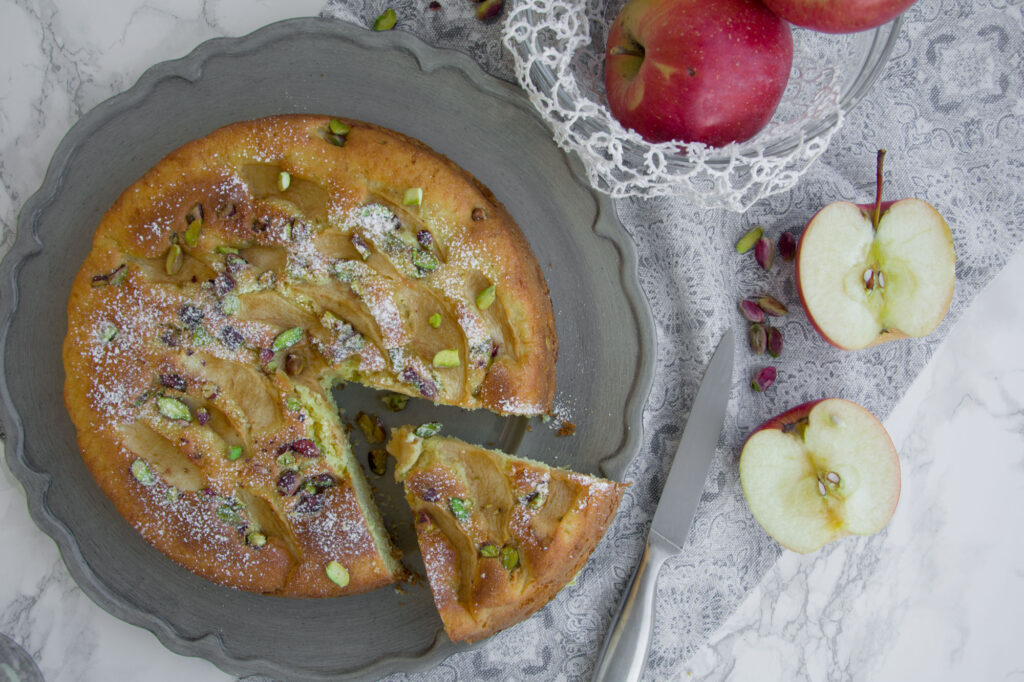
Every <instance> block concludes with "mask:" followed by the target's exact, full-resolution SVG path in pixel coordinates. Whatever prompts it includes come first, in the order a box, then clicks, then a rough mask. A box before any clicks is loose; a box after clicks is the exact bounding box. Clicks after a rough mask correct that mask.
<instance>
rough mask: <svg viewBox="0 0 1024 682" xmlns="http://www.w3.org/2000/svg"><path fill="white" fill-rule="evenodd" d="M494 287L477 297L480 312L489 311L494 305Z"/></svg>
mask: <svg viewBox="0 0 1024 682" xmlns="http://www.w3.org/2000/svg"><path fill="white" fill-rule="evenodd" d="M494 299H495V294H494V285H493V284H492V285H491V286H489V287H487V288H486V289H484V290H483V291H481V292H480V293H479V294H477V295H476V307H477V309H478V310H487V309H488V308H490V307H491V304H492V303H494Z"/></svg>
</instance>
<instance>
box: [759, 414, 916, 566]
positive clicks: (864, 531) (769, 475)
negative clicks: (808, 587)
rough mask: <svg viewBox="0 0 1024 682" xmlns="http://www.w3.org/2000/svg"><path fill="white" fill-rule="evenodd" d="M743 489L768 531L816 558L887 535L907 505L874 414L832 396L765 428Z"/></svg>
mask: <svg viewBox="0 0 1024 682" xmlns="http://www.w3.org/2000/svg"><path fill="white" fill-rule="evenodd" d="M740 485H741V486H742V487H743V495H744V497H746V499H747V504H748V505H749V507H750V512H751V513H752V514H753V515H754V518H755V519H757V521H758V523H760V524H761V526H762V527H763V528H764V529H765V531H766V532H767V533H768V534H769V535H771V536H772V537H773V538H775V539H776V540H777V541H778V542H779V544H780V545H782V546H783V547H785V548H787V549H791V550H793V551H794V552H801V553H808V552H814V551H817V550H818V549H820V548H821V547H822V546H823V545H825V544H826V543H829V542H832V541H833V540H838V539H839V538H841V537H844V536H847V535H871V534H872V533H877V532H878V531H880V530H882V528H884V527H885V525H886V524H887V523H889V519H890V518H892V515H893V512H895V511H896V503H897V502H899V498H900V463H899V459H898V458H897V455H896V448H895V446H893V444H892V439H891V438H889V434H888V432H887V431H886V430H885V427H884V426H882V424H881V422H879V421H878V420H877V419H875V417H874V415H872V414H871V413H870V412H868V411H867V410H865V409H864V408H863V407H861V406H860V405H857V404H856V403H852V402H850V401H848V400H841V399H838V398H829V399H826V400H815V401H813V402H809V403H805V404H803V405H800V406H799V407H794V408H793V409H791V410H789V411H788V412H785V413H783V414H781V415H779V416H777V417H775V418H773V419H770V420H768V421H767V422H765V423H764V424H762V425H761V426H760V427H758V429H757V430H756V431H754V433H752V434H751V435H750V437H749V438H748V439H747V442H746V443H745V444H744V446H743V453H742V454H741V455H740Z"/></svg>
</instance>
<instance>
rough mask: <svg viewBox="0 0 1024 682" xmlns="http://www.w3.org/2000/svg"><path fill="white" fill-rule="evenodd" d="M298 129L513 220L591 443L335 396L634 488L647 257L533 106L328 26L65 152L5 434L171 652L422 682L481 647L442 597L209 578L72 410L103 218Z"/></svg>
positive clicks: (39, 219) (12, 336) (84, 553)
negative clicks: (278, 120)
mask: <svg viewBox="0 0 1024 682" xmlns="http://www.w3.org/2000/svg"><path fill="white" fill-rule="evenodd" d="M290 112H313V113H324V114H333V115H338V116H346V117H351V118H357V119H363V120H366V121H371V122H373V123H376V124H379V125H383V126H386V127H389V128H393V129H395V130H398V131H400V132H402V133H405V134H407V135H411V136H413V137H416V138H418V139H420V140H422V141H424V142H426V143H427V144H429V145H430V146H431V147H433V148H434V149H436V150H438V151H439V152H441V153H443V154H445V155H447V156H448V157H450V158H451V159H452V160H454V161H455V162H456V163H458V164H459V165H460V166H462V167H463V168H465V169H467V170H469V171H470V172H471V173H473V174H474V175H475V176H476V177H477V178H479V179H480V180H481V181H482V182H483V183H484V184H486V185H487V186H488V187H489V188H490V189H491V190H492V191H493V192H494V193H495V195H497V197H498V198H499V199H500V200H501V201H502V202H504V203H505V205H506V206H507V207H508V209H509V210H510V211H511V213H512V215H513V216H514V217H515V219H516V221H517V222H518V223H519V225H520V226H521V228H522V229H523V231H524V232H525V234H526V236H527V238H528V239H529V241H530V244H531V246H532V248H533V251H534V253H535V254H536V255H537V257H538V259H539V261H540V262H541V265H542V267H543V270H544V274H545V276H546V277H547V281H548V285H549V287H550V289H551V299H552V301H553V303H554V308H555V315H556V322H557V326H558V335H559V339H560V346H561V353H560V357H559V359H558V392H557V396H556V410H557V412H559V413H561V414H564V415H565V417H566V418H567V419H569V420H571V421H572V422H574V423H575V424H576V425H577V427H578V428H577V431H576V433H575V435H573V436H571V437H557V436H556V434H555V432H554V430H553V429H552V428H550V427H549V426H547V425H543V424H541V422H540V420H532V421H531V422H528V420H526V419H522V418H519V419H502V418H499V417H497V416H495V415H491V414H489V413H483V412H472V413H471V412H465V411H461V410H458V409H455V408H436V407H434V406H432V405H429V404H427V403H425V402H424V401H410V407H409V408H408V410H407V411H406V412H402V413H400V414H397V415H392V414H389V413H387V411H386V410H385V409H384V407H383V405H382V404H381V403H380V401H379V400H378V397H379V395H378V394H375V393H374V392H372V391H369V390H367V389H363V388H361V387H358V386H353V385H349V386H347V387H345V388H344V389H343V390H340V391H338V392H337V393H336V397H337V399H338V403H339V405H341V406H342V408H343V409H344V410H345V412H346V415H347V416H348V417H349V418H351V416H353V415H354V414H355V413H356V412H357V411H358V410H361V409H364V410H368V411H373V412H375V413H378V414H381V415H382V416H384V417H385V418H386V421H387V422H388V424H389V425H395V424H397V423H401V422H407V421H408V422H413V423H416V422H418V421H423V420H426V419H428V418H437V419H439V420H441V421H443V423H444V425H445V432H446V433H449V434H452V435H457V436H462V437H463V438H467V439H470V440H473V441H475V442H478V443H481V444H485V445H495V446H497V447H501V448H503V449H506V450H509V451H513V452H518V453H519V454H522V455H524V456H530V457H534V458H537V459H540V460H543V461H546V462H549V463H551V464H555V465H562V466H569V467H572V468H574V469H577V470H580V471H584V472H588V473H604V474H605V475H606V476H610V477H612V478H620V477H621V476H622V472H623V471H624V469H625V467H626V465H627V464H628V462H629V461H630V459H631V458H632V457H633V455H634V454H635V453H636V451H637V450H638V448H639V445H640V442H641V438H640V435H641V434H640V424H641V409H642V407H643V403H644V401H645V400H646V397H647V393H648V389H649V386H650V379H651V372H652V363H653V361H654V355H655V353H654V333H653V328H652V324H651V318H650V312H649V310H648V308H647V304H646V301H645V300H644V298H643V296H642V294H641V293H640V289H639V286H638V284H637V280H636V272H635V269H636V258H635V254H634V251H633V248H632V245H631V244H630V242H629V240H628V238H627V237H626V235H625V233H624V231H623V230H622V229H621V227H620V226H619V224H618V223H617V221H616V218H615V216H614V211H613V208H612V205H611V203H610V202H609V201H608V199H607V198H606V197H603V196H601V195H598V194H597V193H596V192H594V191H593V190H591V189H590V188H589V186H588V185H587V184H586V183H585V182H584V181H583V179H582V177H583V176H582V174H581V173H580V167H579V165H578V164H577V163H576V162H575V161H574V160H571V159H569V158H568V157H566V155H565V154H563V153H562V152H561V151H559V149H558V148H557V147H556V145H555V144H554V143H553V142H552V140H551V138H550V134H549V132H548V130H547V128H546V127H545V126H544V125H543V123H542V122H541V121H540V119H539V118H538V117H537V116H536V115H535V114H534V112H533V110H532V109H531V107H530V105H529V103H528V101H527V100H526V98H525V97H524V96H523V95H522V93H521V92H519V91H518V90H517V89H515V88H513V87H512V86H510V85H508V84H506V83H504V82H501V81H498V80H495V79H493V78H491V77H489V76H487V75H485V74H484V73H483V72H482V71H481V70H480V69H479V68H478V67H477V66H476V64H475V63H473V62H472V60H471V59H470V58H468V57H467V56H465V55H462V54H460V53H457V52H453V51H444V50H438V49H435V48H432V47H430V46H428V45H426V44H424V43H423V42H421V41H420V40H419V39H417V38H415V37H413V36H411V35H409V34H405V33H401V32H397V31H395V32H389V33H372V32H369V31H366V30H363V29H361V28H357V27H353V26H350V25H348V24H344V23H341V22H338V21H334V20H326V19H297V20H289V21H285V22H281V23H277V24H273V25H271V26H268V27H266V28H263V29H261V30H259V31H256V32H255V33H252V34H251V35H248V36H245V37H243V38H221V39H216V40H211V41H209V42H207V43H204V44H203V45H201V46H200V47H198V48H197V49H196V50H195V51H194V52H192V53H191V54H190V55H188V56H187V57H184V58H183V59H179V60H177V61H172V62H167V63H163V64H160V65H157V66H155V67H153V68H151V69H150V70H148V71H147V72H146V73H145V74H144V75H143V76H142V78H140V79H139V82H138V83H137V84H136V85H135V86H134V87H132V88H131V89H130V90H128V91H127V92H125V93H123V94H121V95H118V96H116V97H114V98H112V99H110V100H108V101H107V102H105V103H103V104H101V105H100V106H98V107H96V108H95V109H94V110H93V111H91V112H89V113H88V114H87V115H86V116H84V117H83V118H82V119H81V120H80V121H79V122H78V123H77V124H76V125H75V126H74V127H73V128H72V129H71V131H70V132H69V133H68V134H67V136H66V137H65V138H64V140H63V141H62V142H61V144H60V146H59V147H58V148H57V151H56V153H55V155H54V158H53V160H52V162H51V164H50V168H49V170H48V172H47V175H46V179H45V181H44V182H43V185H42V187H41V188H40V190H39V191H38V192H37V193H36V194H35V195H34V196H33V197H32V198H31V199H29V201H28V202H27V203H26V205H25V206H24V208H23V210H22V212H21V216H20V219H19V223H18V236H17V241H16V243H15V245H14V248H13V249H12V250H11V253H10V255H9V256H8V258H7V259H6V260H5V261H4V263H3V264H2V265H0V282H2V285H0V286H2V287H3V291H4V292H5V295H4V297H3V301H2V304H0V316H2V317H0V369H2V374H3V377H4V384H3V385H2V386H0V418H2V420H3V422H4V424H5V425H6V427H7V432H8V440H7V456H8V463H9V465H10V467H11V469H12V471H13V472H14V474H15V476H17V477H18V479H19V480H20V481H21V482H22V484H23V485H24V486H25V490H26V492H27V495H28V503H29V508H30V511H31V513H32V516H33V518H34V519H35V521H36V523H37V524H38V525H39V527H40V528H42V529H43V530H44V531H45V532H46V533H48V534H49V535H50V536H51V537H53V539H54V540H55V541H56V542H57V544H58V545H59V547H60V550H61V554H62V555H63V557H64V560H65V562H66V563H67V565H68V569H69V570H70V571H71V574H72V575H73V576H74V577H75V579H76V580H77V581H78V584H79V585H80V586H81V587H82V589H83V590H85V592H86V593H87V594H89V595H90V596H91V597H92V599H94V600H95V601H96V602H97V603H98V604H100V605H101V606H102V607H103V608H104V609H106V610H107V611H109V612H110V613H112V614H114V615H115V616H117V617H119V618H122V619H123V620H126V621H128V622H130V623H134V624H136V625H139V626H141V627H144V628H146V629H148V630H151V631H152V632H154V633H155V634H156V636H157V637H159V638H160V640H161V641H162V642H163V643H164V644H165V645H166V646H167V647H168V648H170V649H172V650H173V651H176V652H179V653H182V654H187V655H192V656H202V657H204V658H206V659H209V660H210V661H212V662H213V663H215V664H216V665H218V666H220V667H221V668H222V669H224V670H225V671H228V672H230V673H233V674H237V675H248V674H256V673H261V674H265V675H271V676H275V677H282V678H287V679H324V678H327V677H331V678H337V677H339V676H350V677H379V676H381V675H384V674H387V673H390V672H398V671H415V670H423V669H426V668H429V667H431V666H433V665H434V664H436V663H437V662H439V661H440V660H442V659H443V658H445V657H446V656H449V655H451V654H452V653H455V652H457V651H460V650H465V649H468V648H470V647H467V646H456V645H454V644H452V643H451V642H450V641H449V640H448V639H447V637H446V636H445V635H444V632H443V630H442V628H441V622H440V619H439V617H438V616H437V613H436V612H435V610H434V607H433V600H432V598H431V595H430V592H429V590H428V589H427V588H426V587H425V586H423V585H422V584H419V585H407V586H405V587H404V588H403V590H402V593H399V592H398V591H396V590H394V589H390V588H384V589H381V590H377V591H375V592H371V593H369V594H363V595H357V596H352V597H346V598H343V599H324V600H300V599H282V598H276V597H265V596H260V595H255V594H249V593H245V592H239V591H236V590H232V589H228V588H224V587H221V586H218V585H215V584H213V583H210V582H207V581H205V580H203V579H201V578H198V577H196V576H194V575H192V574H191V573H189V572H188V571H186V570H184V569H182V568H180V567H179V566H177V565H176V564H174V563H173V562H171V561H170V560H169V559H167V558H165V557H164V556H163V555H162V554H160V553H159V552H158V551H156V550H155V549H153V548H152V547H150V546H149V545H148V544H147V543H146V542H145V541H144V540H142V538H141V536H139V535H138V534H137V533H136V532H135V531H134V530H133V529H132V528H131V527H130V526H129V525H128V524H127V523H126V522H125V521H124V520H123V519H122V518H121V517H120V516H119V515H118V513H117V512H116V510H115V509H114V507H113V505H112V504H110V502H109V501H108V500H107V499H106V497H105V496H104V495H103V493H102V492H101V491H100V490H99V488H98V487H97V486H96V485H95V484H94V483H93V480H92V477H91V476H90V474H89V472H88V471H87V469H86V468H85V465H84V463H83V462H82V459H81V457H80V455H79V452H78V448H77V445H76V439H75V431H74V428H73V427H72V424H71V421H70V419H69V418H68V416H67V413H66V412H65V410H64V406H63V404H64V402H63V397H62V391H63V384H64V372H63V366H62V362H61V343H62V341H63V338H64V335H65V332H66V329H67V322H66V313H65V306H66V301H67V295H68V291H69V290H70V286H71V281H72V278H73V277H74V275H75V273H76V271H77V270H78V268H79V266H80V264H81V262H82V261H83V259H84V258H85V255H86V254H87V253H88V251H89V249H90V246H91V243H92V235H93V231H94V230H95V228H96V226H97V225H98V223H99V221H100V218H101V216H102V215H103V213H104V211H105V210H106V209H107V208H108V207H109V206H110V205H111V204H112V203H113V201H114V200H115V199H116V198H117V196H118V195H119V194H120V193H121V192H122V191H123V190H124V189H125V188H126V187H128V186H129V185H130V184H131V183H132V182H134V181H135V180H136V179H137V178H138V177H139V176H141V175H142V174H143V173H144V172H145V171H146V170H147V169H148V168H150V167H151V166H152V165H153V164H155V163H156V162H157V161H159V160H160V159H161V158H162V157H163V156H164V155H165V154H167V153H168V152H170V151H172V150H173V149H175V148H177V147H178V146H180V145H181V144H183V143H185V142H187V141H189V140H191V139H194V138H197V137H201V136H203V135H205V134H207V133H208V132H210V131H211V130H213V129H215V128H217V127H219V126H222V125H225V124H227V123H230V122H232V121H238V120H244V119H251V118H257V117H261V116H266V115H269V114H278V113H290ZM355 447H356V451H357V454H358V455H359V456H360V457H361V458H363V457H365V454H366V448H367V446H366V444H365V443H364V442H361V441H358V440H357V442H356V443H355ZM389 476H390V472H389ZM370 480H371V482H372V483H373V484H374V485H375V486H377V487H378V488H379V489H380V494H379V496H378V497H379V499H380V501H381V503H382V507H383V511H384V514H385V516H386V517H387V518H388V520H389V526H390V527H391V528H392V529H393V530H394V531H395V532H396V534H397V542H398V544H399V546H400V547H401V548H402V549H403V550H404V551H405V553H406V563H407V564H408V565H409V566H410V567H411V568H413V569H414V570H420V571H421V572H422V564H421V563H419V553H418V551H417V550H416V547H415V538H414V537H413V536H412V532H411V529H410V525H411V523H410V522H411V517H410V514H409V511H408V509H407V508H403V505H402V503H401V500H400V497H401V496H400V493H399V491H398V490H397V489H396V488H394V487H393V484H391V485H390V486H389V484H388V483H387V481H388V477H385V478H379V477H374V476H373V475H371V476H370ZM476 646H481V644H478V645H476Z"/></svg>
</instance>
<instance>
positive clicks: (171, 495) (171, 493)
mask: <svg viewBox="0 0 1024 682" xmlns="http://www.w3.org/2000/svg"><path fill="white" fill-rule="evenodd" d="M164 498H166V500H167V501H168V502H170V503H171V504H174V503H175V502H177V501H178V489H177V488H175V487H174V486H173V485H172V486H170V487H169V488H167V491H166V492H164Z"/></svg>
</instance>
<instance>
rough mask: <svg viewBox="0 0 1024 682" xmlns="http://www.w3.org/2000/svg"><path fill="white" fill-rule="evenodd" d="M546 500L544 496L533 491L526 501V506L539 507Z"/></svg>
mask: <svg viewBox="0 0 1024 682" xmlns="http://www.w3.org/2000/svg"><path fill="white" fill-rule="evenodd" d="M547 500H548V498H547V497H546V496H544V495H541V494H540V493H538V492H535V493H533V494H532V495H531V496H530V501H529V502H527V503H526V506H527V507H529V508H530V509H540V508H541V507H543V506H544V503H545V502H547Z"/></svg>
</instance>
